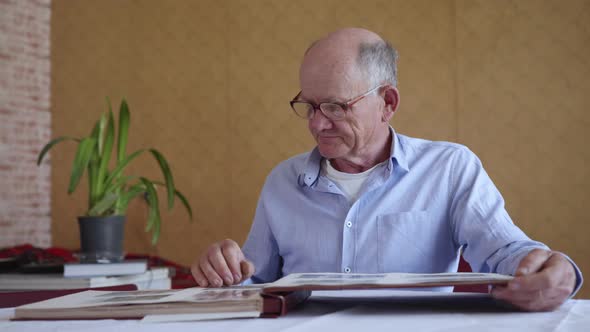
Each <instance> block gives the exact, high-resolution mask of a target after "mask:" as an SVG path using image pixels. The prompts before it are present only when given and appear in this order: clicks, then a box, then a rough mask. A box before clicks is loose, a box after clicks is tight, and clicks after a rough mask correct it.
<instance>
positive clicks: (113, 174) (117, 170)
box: [104, 149, 145, 188]
mask: <svg viewBox="0 0 590 332" xmlns="http://www.w3.org/2000/svg"><path fill="white" fill-rule="evenodd" d="M142 152H145V150H144V149H141V150H137V151H135V152H133V153H132V154H130V155H129V156H127V157H125V159H123V161H122V162H120V163H117V166H116V167H115V168H114V169H113V171H112V172H111V174H109V176H108V177H107V179H106V180H105V182H104V186H105V188H107V187H109V186H110V184H111V182H113V180H114V179H116V178H118V177H119V175H121V173H122V172H123V170H124V169H125V167H127V165H128V164H129V163H130V162H131V161H132V160H133V159H135V158H137V156H139V155H140V154H141V153H142Z"/></svg>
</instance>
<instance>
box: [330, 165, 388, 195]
mask: <svg viewBox="0 0 590 332" xmlns="http://www.w3.org/2000/svg"><path fill="white" fill-rule="evenodd" d="M386 163H387V160H386V161H384V162H382V163H380V164H377V165H375V166H373V167H371V168H370V169H368V170H366V171H364V172H362V173H344V172H340V171H339V170H337V169H335V168H334V167H332V164H331V163H330V160H328V159H324V163H322V173H323V174H324V175H325V176H327V177H328V179H330V180H332V182H334V183H335V184H336V185H337V186H338V188H340V190H342V192H343V193H344V195H346V198H347V199H348V201H349V202H350V203H354V202H356V200H357V199H358V198H359V194H360V191H361V188H362V186H363V183H365V180H366V179H367V178H368V177H369V176H370V175H371V173H373V172H374V171H375V170H376V169H377V168H378V167H379V166H383V165H385V164H386Z"/></svg>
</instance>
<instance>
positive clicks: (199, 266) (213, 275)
mask: <svg viewBox="0 0 590 332" xmlns="http://www.w3.org/2000/svg"><path fill="white" fill-rule="evenodd" d="M191 272H192V273H193V277H194V278H195V280H196V281H197V284H199V286H201V287H221V286H223V285H227V286H229V285H235V284H238V283H240V282H242V281H244V280H246V279H248V278H250V277H251V276H252V274H254V264H252V262H250V261H248V260H247V259H246V257H245V256H244V253H243V252H242V250H241V249H240V246H238V244H237V243H236V242H235V241H233V240H230V239H225V240H223V241H220V242H216V243H213V244H212V245H210V246H209V248H207V250H206V251H205V252H204V253H203V254H202V255H201V257H199V258H198V259H197V260H196V261H195V262H194V263H193V265H192V266H191Z"/></svg>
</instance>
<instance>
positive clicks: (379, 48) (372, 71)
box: [357, 41, 397, 87]
mask: <svg viewBox="0 0 590 332" xmlns="http://www.w3.org/2000/svg"><path fill="white" fill-rule="evenodd" d="M357 62H358V65H359V67H360V69H361V71H363V73H364V74H365V76H366V77H367V79H368V80H369V82H370V83H371V86H372V87H374V86H377V85H379V84H383V83H388V84H391V85H393V86H395V87H397V51H396V50H395V48H393V46H391V44H389V43H388V42H386V41H378V42H373V43H361V45H360V46H359V54H358V59H357Z"/></svg>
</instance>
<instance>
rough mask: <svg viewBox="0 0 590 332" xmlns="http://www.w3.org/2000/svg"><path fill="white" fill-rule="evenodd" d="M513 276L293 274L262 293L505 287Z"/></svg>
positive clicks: (466, 273)
mask: <svg viewBox="0 0 590 332" xmlns="http://www.w3.org/2000/svg"><path fill="white" fill-rule="evenodd" d="M513 278H514V277H512V276H509V275H503V274H497V273H472V272H455V273H293V274H290V275H288V276H286V277H283V278H281V279H279V280H277V281H275V282H273V283H271V284H269V285H268V286H267V287H265V288H264V289H265V291H266V292H271V293H272V292H289V291H294V290H299V289H306V290H336V289H378V288H420V287H442V286H459V285H497V284H506V283H508V281H510V280H512V279H513Z"/></svg>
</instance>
